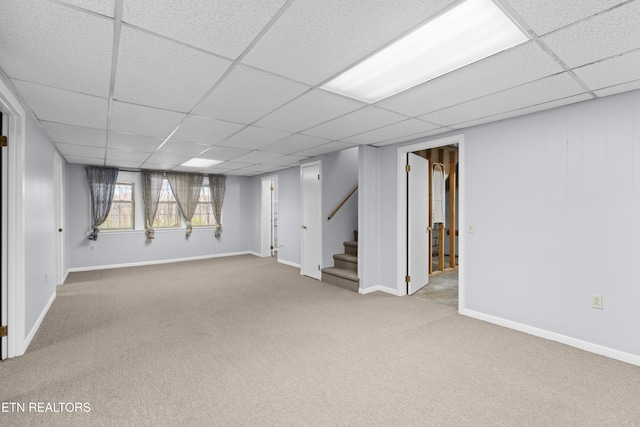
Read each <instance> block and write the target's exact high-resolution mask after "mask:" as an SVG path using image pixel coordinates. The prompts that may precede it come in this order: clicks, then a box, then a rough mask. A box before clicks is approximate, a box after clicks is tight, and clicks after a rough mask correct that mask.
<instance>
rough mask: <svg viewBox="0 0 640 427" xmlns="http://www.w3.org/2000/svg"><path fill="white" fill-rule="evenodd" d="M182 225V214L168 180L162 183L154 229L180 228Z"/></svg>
mask: <svg viewBox="0 0 640 427" xmlns="http://www.w3.org/2000/svg"><path fill="white" fill-rule="evenodd" d="M179 225H180V213H179V211H178V204H177V203H176V199H175V197H173V192H172V191H171V186H170V185H169V181H167V180H166V178H165V179H164V180H163V181H162V190H160V201H159V202H158V211H157V212H156V217H155V219H154V221H153V227H154V228H163V227H178V226H179Z"/></svg>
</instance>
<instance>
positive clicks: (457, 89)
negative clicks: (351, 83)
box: [376, 42, 564, 116]
mask: <svg viewBox="0 0 640 427" xmlns="http://www.w3.org/2000/svg"><path fill="white" fill-rule="evenodd" d="M562 71H564V69H563V68H562V67H561V66H560V65H559V64H558V63H557V62H556V61H554V60H553V59H552V58H551V57H550V56H549V55H548V54H547V53H546V52H545V51H544V50H543V49H542V48H540V47H539V46H538V45H537V44H536V43H534V42H529V43H525V44H523V45H520V46H518V47H515V48H513V49H510V50H508V51H506V52H502V53H499V54H497V55H494V56H491V57H489V58H486V59H484V60H482V61H479V62H476V63H474V64H471V65H468V66H466V67H464V68H461V69H460V70H457V71H454V72H452V73H450V74H447V75H444V76H442V77H439V78H437V79H435V80H432V81H429V82H426V83H423V84H421V85H419V86H416V87H414V88H413V89H409V90H407V91H405V92H402V93H400V94H398V95H395V96H392V97H390V98H387V99H385V100H383V101H380V102H379V103H378V104H376V105H380V106H382V107H384V108H388V109H390V110H392V111H397V112H400V113H403V114H406V115H409V116H419V115H421V114H425V113H428V112H430V111H436V110H439V109H441V108H445V107H450V106H452V105H456V104H459V103H461V102H464V101H469V100H472V99H475V98H479V97H481V96H486V95H489V94H491V93H494V92H499V91H501V90H505V89H508V88H510V87H514V86H518V85H521V84H523V83H527V82H530V81H533V80H537V79H540V78H542V77H546V76H550V75H552V74H556V73H560V72H562Z"/></svg>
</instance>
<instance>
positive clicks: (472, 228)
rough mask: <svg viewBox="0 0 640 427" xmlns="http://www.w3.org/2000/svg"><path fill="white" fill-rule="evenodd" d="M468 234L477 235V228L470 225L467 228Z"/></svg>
mask: <svg viewBox="0 0 640 427" xmlns="http://www.w3.org/2000/svg"><path fill="white" fill-rule="evenodd" d="M467 232H468V233H469V234H473V233H475V232H476V227H475V226H474V225H473V224H469V225H468V226H467Z"/></svg>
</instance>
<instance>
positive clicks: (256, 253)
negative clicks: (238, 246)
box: [247, 251, 262, 258]
mask: <svg viewBox="0 0 640 427" xmlns="http://www.w3.org/2000/svg"><path fill="white" fill-rule="evenodd" d="M247 253H248V254H249V255H253V256H257V257H258V258H262V255H260V254H259V253H258V252H253V251H249V252H247Z"/></svg>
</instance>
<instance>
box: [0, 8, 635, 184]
mask: <svg viewBox="0 0 640 427" xmlns="http://www.w3.org/2000/svg"><path fill="white" fill-rule="evenodd" d="M496 3H498V4H499V5H501V6H502V7H503V8H504V9H505V10H506V11H507V12H509V13H510V15H511V16H512V18H513V19H514V20H515V21H516V22H517V23H518V24H519V25H520V26H521V27H522V28H523V29H524V30H525V31H526V32H527V34H528V35H529V37H530V41H528V42H526V43H524V44H522V45H519V46H516V47H514V48H511V49H509V50H507V51H505V52H502V53H499V54H496V55H493V56H491V57H489V58H486V59H483V60H481V61H479V62H476V63H474V64H471V65H468V66H466V67H463V68H461V69H459V70H457V71H454V72H452V73H449V74H447V75H444V76H441V77H439V78H437V79H434V80H432V81H429V82H426V83H423V84H421V85H418V86H416V87H413V88H411V89H409V90H407V91H404V92H401V93H399V94H397V95H394V96H392V97H389V98H386V99H383V100H381V101H379V102H377V103H374V104H367V103H364V102H361V101H357V100H354V99H351V98H347V97H344V96H340V95H337V94H334V93H331V92H328V91H325V90H323V89H322V88H321V86H322V85H323V84H324V83H325V82H327V81H329V80H330V79H332V78H333V77H335V76H336V75H338V74H339V73H340V72H342V71H344V70H346V69H348V68H349V67H351V66H352V65H354V64H356V63H358V62H359V61H361V60H363V59H365V58H367V57H368V56H370V55H372V54H373V53H375V52H376V51H379V50H380V49H382V48H383V47H384V46H386V45H388V44H389V43H390V42H392V41H394V40H396V39H398V38H399V37H400V36H402V35H403V34H406V33H407V32H409V31H411V30H412V29H414V28H416V27H417V26H419V25H420V24H422V23H424V22H425V21H427V20H429V19H430V18H432V17H433V16H434V15H437V14H439V13H442V11H444V10H446V9H447V8H450V7H451V6H452V5H454V4H456V2H452V1H449V0H431V1H425V0H404V1H401V2H398V1H389V0H323V1H317V0H243V1H241V2H239V1H237V0H219V1H212V0H191V1H184V2H176V1H174V0H64V1H63V0H2V2H0V74H2V75H3V76H4V77H5V78H6V79H7V80H8V81H9V82H10V85H12V86H13V89H14V90H15V91H16V94H17V96H18V97H19V98H21V99H22V101H23V103H24V104H25V106H26V107H27V108H28V109H29V110H30V111H32V112H33V114H34V116H35V117H36V118H37V120H38V121H39V122H40V123H41V125H42V128H43V129H44V131H45V132H46V133H47V134H48V135H49V137H50V138H51V139H52V141H53V142H54V143H55V144H56V147H57V148H58V150H59V151H60V153H61V154H62V155H63V156H64V157H65V159H66V160H67V161H68V162H69V163H78V164H90V165H106V166H114V167H119V168H124V169H134V170H135V169H140V168H151V169H174V170H190V171H200V172H207V173H224V174H227V175H248V176H249V175H257V174H261V173H265V172H271V171H275V170H279V169H283V168H287V167H291V166H294V165H297V164H299V163H300V161H303V160H305V159H307V158H309V157H313V156H317V155H320V154H325V153H330V152H332V151H337V150H342V149H345V148H349V147H354V146H357V145H359V144H370V145H374V146H383V145H387V144H393V143H398V142H402V141H408V140H411V139H415V138H418V137H425V136H431V135H437V134H440V133H444V132H449V131H451V130H455V129H462V128H465V127H468V126H472V125H476V124H481V123H487V122H491V121H495V120H501V119H504V118H508V117H514V116H518V115H522V114H527V113H531V112H535V111H541V110H545V109H548V108H554V107H558V106H561V105H567V104H571V103H576V102H582V101H585V100H589V99H593V98H597V97H600V96H607V95H612V94H615V93H620V92H624V91H629V90H635V89H640V25H638V22H640V0H632V1H612V0H566V1H557V0H496ZM192 157H202V158H207V159H215V160H222V163H219V164H217V165H215V166H213V167H210V168H205V169H192V168H185V167H182V166H180V165H181V164H182V163H183V162H185V161H186V160H189V159H190V158H192Z"/></svg>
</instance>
